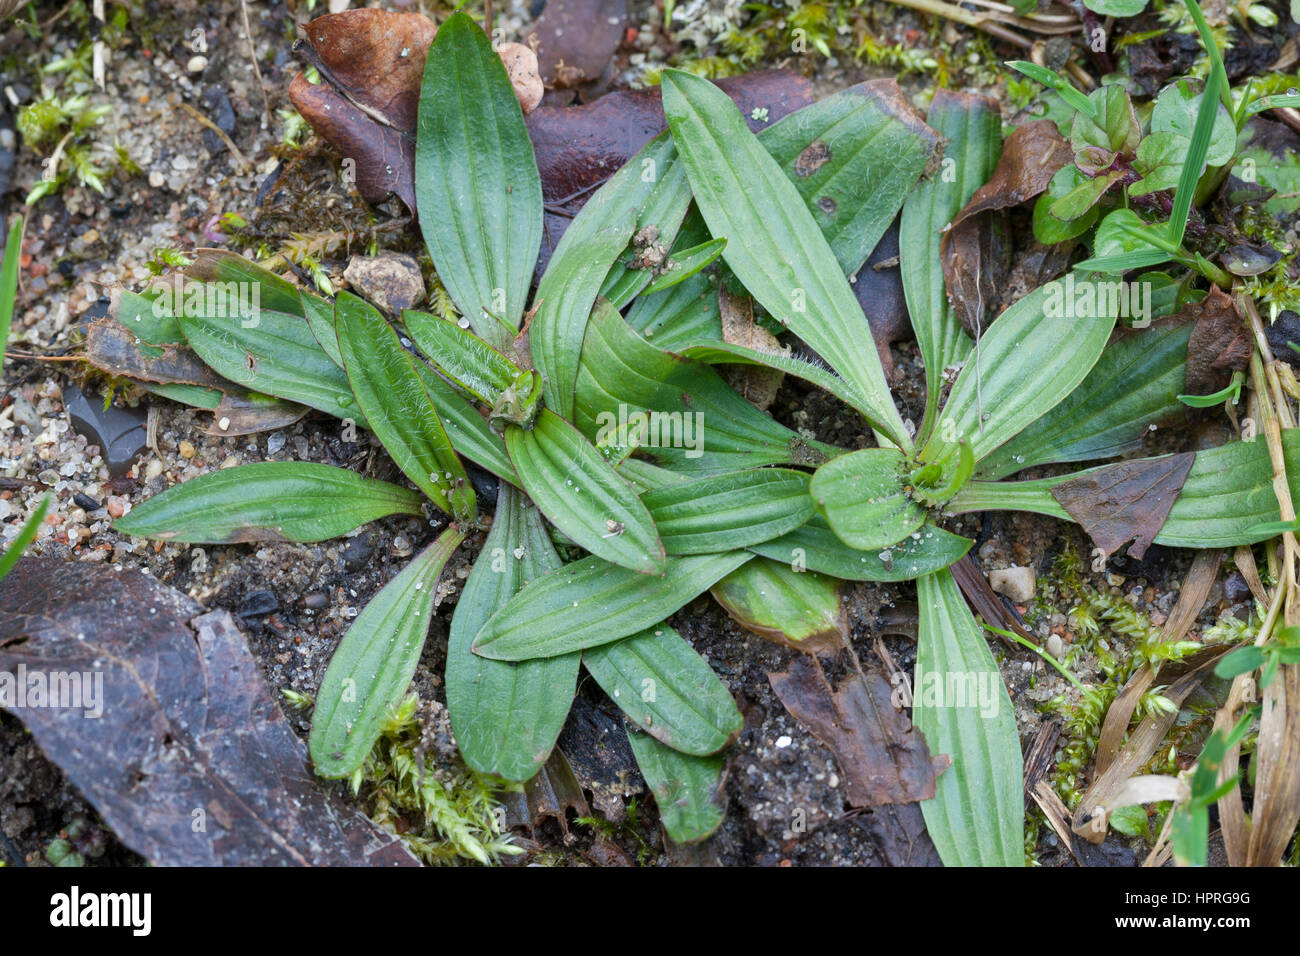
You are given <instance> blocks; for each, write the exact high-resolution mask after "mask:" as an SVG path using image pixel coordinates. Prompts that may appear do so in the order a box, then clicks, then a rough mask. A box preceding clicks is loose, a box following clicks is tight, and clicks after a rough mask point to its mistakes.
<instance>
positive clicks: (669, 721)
mask: <svg viewBox="0 0 1300 956" xmlns="http://www.w3.org/2000/svg"><path fill="white" fill-rule="evenodd" d="M582 663H583V664H584V665H585V666H586V668H587V670H588V671H589V672H590V673H591V676H592V677H594V678H595V679H596V683H598V684H600V686H601V689H602V690H604V691H605V693H606V694H608V695H609V696H610V699H612V700H613V701H614V703H616V704H618V706H619V708H620V709H621V710H622V711H623V713H625V714H627V716H628V717H629V718H631V720H632V721H633V722H634V723H636V725H637V726H639V727H640V728H641V729H642V730H644V731H645V732H646V733H648V734H650V735H651V736H652V737H655V738H656V739H658V740H659V741H661V742H662V743H664V744H667V745H668V746H669V747H672V748H673V749H674V750H677V751H680V752H682V753H687V754H695V755H697V756H705V755H707V754H711V753H717V752H718V751H719V750H721V749H722V748H723V747H725V746H726V745H727V743H728V741H730V740H731V739H732V738H733V737H735V736H736V735H737V734H739V733H740V728H741V727H742V726H743V725H744V722H745V721H744V718H743V717H741V716H740V711H739V710H737V709H736V702H735V701H734V700H732V699H731V692H730V691H729V690H727V688H726V686H725V685H724V684H723V683H722V681H720V680H719V679H718V676H717V675H716V674H714V673H713V668H712V667H710V666H709V662H708V661H706V660H705V659H704V658H703V657H701V656H700V655H699V654H697V653H696V652H695V650H694V648H692V647H691V645H689V644H687V643H686V641H685V640H683V639H682V636H681V635H680V634H678V633H677V632H676V631H675V630H673V629H672V628H671V627H669V626H668V625H667V624H658V625H656V626H655V627H652V628H649V629H647V630H644V631H642V632H641V633H639V634H634V635H632V636H631V637H628V638H624V639H623V640H621V641H616V642H614V643H613V644H603V645H601V646H600V647H589V648H587V649H586V650H585V651H583V652H582Z"/></svg>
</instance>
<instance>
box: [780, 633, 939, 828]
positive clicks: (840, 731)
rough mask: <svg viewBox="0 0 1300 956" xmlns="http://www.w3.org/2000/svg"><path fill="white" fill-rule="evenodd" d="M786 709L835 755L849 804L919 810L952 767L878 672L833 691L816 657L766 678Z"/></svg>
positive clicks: (798, 660)
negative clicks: (902, 805)
mask: <svg viewBox="0 0 1300 956" xmlns="http://www.w3.org/2000/svg"><path fill="white" fill-rule="evenodd" d="M767 679H768V681H770V682H771V684H772V689H773V690H774V691H776V696H777V697H779V698H780V699H781V703H782V704H784V705H785V709H786V710H788V711H790V713H791V714H793V715H794V716H795V718H796V719H797V720H798V721H799V722H800V723H801V724H803V725H804V726H805V727H807V728H808V730H809V731H811V732H812V733H813V735H814V736H816V737H817V739H818V740H820V741H821V742H822V743H824V744H826V746H827V747H829V748H830V749H831V752H832V753H834V754H835V759H836V762H838V763H839V765H840V769H841V770H842V771H843V772H844V777H845V780H846V785H847V788H848V796H849V803H851V804H852V805H853V806H855V807H874V806H879V805H881V804H886V803H913V802H915V801H918V800H929V799H930V798H931V797H933V796H934V794H935V778H936V777H937V776H938V775H939V774H940V773H942V772H943V771H944V769H945V768H947V767H948V765H949V764H950V763H951V762H952V761H951V760H950V759H949V758H948V757H946V756H941V757H931V756H930V750H929V748H928V747H927V746H926V743H925V739H924V738H923V737H922V736H921V735H920V733H918V732H917V730H916V728H915V727H913V726H912V723H911V721H909V720H908V719H907V715H906V714H904V713H903V712H902V711H901V710H896V709H895V708H894V705H893V703H892V701H891V699H890V697H891V693H892V692H891V690H890V686H889V684H888V682H886V680H885V679H884V678H883V677H881V676H880V674H878V673H876V672H875V671H869V672H866V673H863V674H862V675H861V676H860V677H859V678H858V679H852V678H850V679H849V680H847V681H845V682H844V683H843V684H841V685H840V686H839V687H838V688H836V689H832V687H831V685H830V682H829V681H827V679H826V674H825V673H824V672H823V671H822V667H821V664H820V663H818V661H817V659H816V658H815V657H812V656H811V655H800V656H799V657H796V658H795V659H794V661H793V662H792V663H791V664H790V667H789V669H788V670H786V671H777V672H775V673H771V674H768V675H767Z"/></svg>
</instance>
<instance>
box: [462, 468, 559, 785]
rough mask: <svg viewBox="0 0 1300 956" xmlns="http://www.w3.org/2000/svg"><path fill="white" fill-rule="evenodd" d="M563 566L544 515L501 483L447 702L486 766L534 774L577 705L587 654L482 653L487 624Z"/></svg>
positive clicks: (466, 753) (468, 745) (470, 748)
mask: <svg viewBox="0 0 1300 956" xmlns="http://www.w3.org/2000/svg"><path fill="white" fill-rule="evenodd" d="M558 567H560V557H559V555H558V554H556V553H555V547H554V545H552V544H551V541H550V538H549V536H548V535H547V533H546V529H545V527H544V526H543V524H542V519H541V516H540V515H539V514H538V512H537V509H536V507H534V506H533V505H532V504H531V503H530V502H529V501H528V500H527V499H526V498H525V497H524V496H523V494H521V493H520V492H519V491H516V490H515V489H513V488H511V487H510V486H508V485H502V486H501V494H500V497H499V498H498V501H497V510H496V517H495V519H494V520H493V522H492V530H491V531H490V532H489V533H488V537H487V540H486V541H485V542H484V543H483V550H482V552H481V553H480V554H479V558H478V560H477V561H476V562H475V563H474V569H473V570H472V571H470V575H469V579H468V580H466V582H465V589H464V590H463V591H462V592H461V595H460V599H459V600H458V601H457V602H456V613H455V616H453V617H452V619H451V632H450V634H449V635H448V638H447V672H446V681H447V710H448V711H449V712H450V716H451V729H452V732H453V733H454V734H455V735H456V747H457V749H458V750H459V751H460V754H461V757H462V758H464V760H465V762H466V763H467V764H469V766H470V767H472V768H473V769H475V770H477V771H478V772H479V773H488V774H493V775H495V776H498V777H502V778H504V779H506V780H515V781H524V780H529V779H531V778H532V777H533V775H534V774H536V773H537V771H538V770H540V769H541V768H542V765H543V764H544V763H545V762H546V758H547V756H549V754H550V752H551V749H552V748H553V747H554V746H555V741H556V739H557V738H558V737H559V735H560V730H561V729H562V728H563V726H564V718H565V717H566V716H567V715H568V713H569V705H570V704H571V703H572V701H573V694H574V689H575V686H576V683H577V679H578V664H579V655H578V654H577V653H573V654H565V655H563V656H560V657H549V658H545V659H542V660H535V661H523V662H521V663H517V664H516V663H507V662H504V661H493V660H488V659H487V658H485V657H480V656H479V655H477V654H475V653H474V652H473V651H472V650H471V647H470V645H471V644H472V643H473V641H474V635H475V634H477V633H478V631H479V628H481V627H482V626H483V624H484V623H485V622H486V621H487V619H488V618H489V617H490V616H491V615H492V612H493V611H495V610H496V609H497V608H499V607H500V606H501V605H503V604H504V603H505V602H506V601H508V600H510V598H512V597H514V595H515V594H516V593H518V591H519V590H520V589H521V588H522V587H524V585H526V584H527V583H528V582H530V581H533V580H535V579H537V578H539V577H541V576H542V575H543V574H546V573H547V572H549V571H553V570H555V569H556V568H558Z"/></svg>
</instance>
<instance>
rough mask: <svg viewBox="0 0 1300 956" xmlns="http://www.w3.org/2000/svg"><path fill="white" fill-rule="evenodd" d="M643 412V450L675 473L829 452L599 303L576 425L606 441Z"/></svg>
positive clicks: (585, 348) (779, 461) (777, 461)
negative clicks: (659, 345)
mask: <svg viewBox="0 0 1300 956" xmlns="http://www.w3.org/2000/svg"><path fill="white" fill-rule="evenodd" d="M688 281H689V280H688ZM644 413H648V414H649V421H648V424H647V430H646V432H645V433H644V434H643V436H642V437H643V440H642V442H641V445H640V447H639V451H640V453H641V454H643V455H646V456H648V457H650V458H652V459H653V460H655V461H656V462H659V463H662V464H664V465H666V466H671V467H672V468H673V469H674V470H678V471H683V472H695V473H710V472H721V471H739V470H741V469H743V468H747V467H753V466H757V465H770V464H782V463H785V462H791V463H804V462H806V461H809V460H820V458H821V457H822V456H823V455H825V454H826V453H827V452H829V451H832V449H829V448H828V447H827V446H824V445H819V444H817V443H809V442H808V441H806V440H805V439H804V438H802V437H801V436H799V435H798V434H796V433H795V432H793V431H791V430H790V429H788V428H786V427H784V426H783V425H779V424H777V423H776V422H775V421H773V420H772V417H771V416H770V415H765V414H763V413H762V412H760V411H759V410H758V409H756V408H755V407H754V406H753V405H751V404H750V403H749V402H747V401H745V400H744V399H743V398H741V397H740V396H739V395H738V394H736V392H735V390H734V389H732V388H731V386H729V385H727V384H726V383H725V382H724V381H723V380H722V379H721V377H719V375H718V374H717V373H716V372H714V371H713V370H712V369H709V368H706V367H705V366H703V365H701V364H699V363H698V362H693V361H690V360H689V359H684V358H682V357H680V356H677V355H671V354H669V353H667V352H662V351H660V350H659V348H657V347H656V346H654V345H652V344H650V343H649V342H647V341H646V340H645V339H643V338H642V337H641V336H640V335H638V334H637V333H636V332H635V331H633V330H632V329H631V328H630V327H629V326H628V324H627V323H626V322H624V321H623V319H622V317H621V316H619V314H618V313H617V312H616V311H614V310H613V308H611V307H609V306H608V305H605V304H602V305H600V306H598V307H597V309H596V311H595V313H593V315H592V317H591V322H590V323H589V324H588V326H587V337H586V341H585V343H584V344H583V349H582V364H581V366H580V367H579V370H578V393H577V402H576V405H575V408H574V418H573V421H574V424H575V425H577V427H578V429H579V430H580V431H581V432H582V433H583V434H585V435H587V436H588V437H589V438H590V439H591V440H592V441H595V442H599V443H603V442H604V441H606V440H607V439H609V438H610V437H611V436H612V435H616V434H617V433H618V432H619V431H620V430H621V428H622V426H623V425H626V424H628V423H631V422H632V421H633V419H635V418H636V417H637V416H640V415H642V414H644Z"/></svg>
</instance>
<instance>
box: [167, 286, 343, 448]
mask: <svg viewBox="0 0 1300 956" xmlns="http://www.w3.org/2000/svg"><path fill="white" fill-rule="evenodd" d="M177 321H178V322H179V323H180V326H181V330H182V331H183V332H184V333H185V339H186V341H187V342H189V345H190V348H192V349H193V350H194V351H195V352H196V353H198V356H199V358H201V359H203V361H204V362H205V363H207V365H208V367H209V368H211V369H212V370H213V371H214V372H216V373H217V374H218V375H220V376H221V377H222V378H228V379H230V381H232V382H235V383H237V384H239V385H243V386H244V387H245V388H249V389H252V390H253V391H256V392H263V393H265V394H267V395H274V396H275V397H276V398H283V399H287V400H288V401H291V402H298V403H299V404H302V405H307V406H309V407H310V408H315V409H317V410H318V411H322V412H325V413H326V414H329V415H333V416H334V417H335V418H344V419H347V418H350V419H352V420H354V421H355V422H356V423H357V424H358V425H362V426H365V425H366V420H365V416H364V415H363V414H362V412H361V409H360V408H359V407H358V405H357V403H356V400H355V398H354V397H353V395H352V386H351V385H349V384H348V377H347V374H346V373H344V371H343V369H341V368H340V367H339V366H337V365H335V364H334V360H333V359H331V358H330V356H329V354H328V353H327V352H326V351H325V349H323V348H322V347H321V345H320V343H319V342H317V341H316V337H315V336H314V335H312V332H311V327H310V326H309V325H308V324H307V320H306V319H304V318H303V317H302V316H298V315H290V314H289V313H287V312H273V311H270V310H268V309H262V310H261V311H260V312H259V313H256V314H255V315H254V316H252V317H251V318H247V319H241V318H239V317H238V316H231V315H226V316H224V317H222V316H208V315H204V316H194V315H190V314H189V313H188V312H187V313H185V314H181V315H178V316H177Z"/></svg>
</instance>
